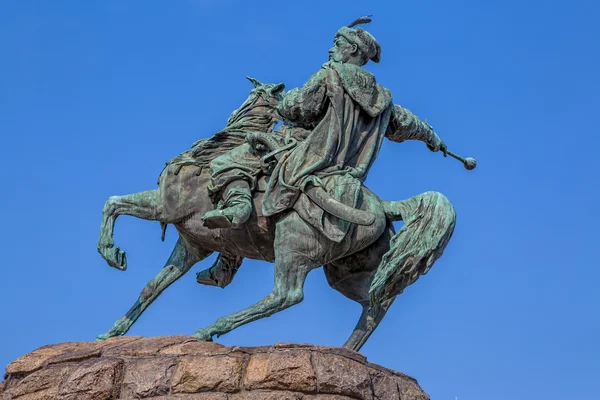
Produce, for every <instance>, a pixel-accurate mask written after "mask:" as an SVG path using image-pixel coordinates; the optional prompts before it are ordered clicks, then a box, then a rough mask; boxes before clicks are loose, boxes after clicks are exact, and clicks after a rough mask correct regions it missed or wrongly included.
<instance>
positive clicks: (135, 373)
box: [0, 336, 429, 400]
mask: <svg viewBox="0 0 600 400" xmlns="http://www.w3.org/2000/svg"><path fill="white" fill-rule="evenodd" d="M0 398H1V399H2V400H13V399H14V400H16V399H21V400H38V399H39V400H41V399H44V400H50V399H60V400H106V399H156V400H159V399H160V400H163V399H181V400H185V399H187V400H350V399H355V400H356V399H358V400H399V399H401V400H428V399H429V396H428V395H427V394H426V393H425V392H423V390H421V388H420V387H419V385H418V384H417V381H415V380H414V379H413V378H410V377H409V376H406V375H404V374H402V373H399V372H395V371H392V370H389V369H386V368H383V367H380V366H378V365H374V364H371V363H368V362H367V360H366V358H365V357H364V356H362V355H361V354H359V353H356V352H353V351H349V350H346V349H343V348H337V347H319V346H311V345H294V344H276V345H274V346H266V347H226V346H222V345H219V344H216V343H207V342H199V341H196V340H194V339H192V338H190V337H188V336H165V337H154V338H143V337H120V338H112V339H109V340H107V341H104V342H89V343H88V342H82V343H61V344H57V345H50V346H44V347H42V348H39V349H37V350H35V351H33V352H31V353H29V354H26V355H24V356H23V357H21V358H19V359H17V360H15V361H13V362H12V363H10V364H9V365H8V366H7V367H6V375H5V377H4V381H3V382H2V383H0Z"/></svg>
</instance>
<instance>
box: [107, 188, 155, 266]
mask: <svg viewBox="0 0 600 400" xmlns="http://www.w3.org/2000/svg"><path fill="white" fill-rule="evenodd" d="M156 198H157V195H156V190H147V191H145V192H139V193H134V194H128V195H125V196H112V197H110V198H109V199H108V200H107V201H106V204H105V205H104V208H103V209H102V225H101V226H100V239H99V240H98V252H99V253H100V254H101V255H102V257H103V258H104V259H105V260H106V262H108V265H110V266H111V267H114V268H117V269H119V270H121V271H124V270H126V269H127V258H126V257H125V252H124V251H121V249H119V248H118V247H114V246H115V242H114V240H113V232H114V230H115V221H116V220H117V217H118V216H119V215H131V216H134V217H137V218H142V219H147V220H152V221H156V220H158V219H159V215H158V214H159V213H158V208H157V202H156Z"/></svg>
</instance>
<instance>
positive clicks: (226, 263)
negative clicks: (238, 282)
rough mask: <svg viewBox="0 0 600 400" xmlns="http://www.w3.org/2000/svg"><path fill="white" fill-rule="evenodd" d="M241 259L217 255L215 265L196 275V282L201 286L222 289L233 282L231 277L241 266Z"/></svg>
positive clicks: (242, 259)
mask: <svg viewBox="0 0 600 400" xmlns="http://www.w3.org/2000/svg"><path fill="white" fill-rule="evenodd" d="M242 261H244V258H243V257H240V256H234V255H225V254H219V257H217V260H216V261H215V263H214V264H213V265H212V266H211V267H210V268H207V269H205V270H203V271H200V272H198V273H197V274H196V281H198V283H201V284H203V285H208V286H218V287H220V288H224V287H225V286H227V285H229V284H230V283H231V281H233V277H234V276H235V274H236V272H237V271H238V269H239V268H240V266H241V265H242Z"/></svg>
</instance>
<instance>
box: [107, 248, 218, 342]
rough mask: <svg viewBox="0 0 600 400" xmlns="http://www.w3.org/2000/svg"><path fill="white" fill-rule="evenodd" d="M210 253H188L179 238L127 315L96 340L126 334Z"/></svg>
mask: <svg viewBox="0 0 600 400" xmlns="http://www.w3.org/2000/svg"><path fill="white" fill-rule="evenodd" d="M211 253H212V251H201V252H199V254H198V255H195V254H192V253H191V252H189V251H188V249H187V248H186V247H185V244H184V243H183V241H182V239H181V238H180V239H179V240H178V241H177V244H176V245H175V248H174V249H173V252H172V253H171V256H170V257H169V260H168V261H167V263H166V264H165V266H164V268H163V269H162V270H161V271H160V272H159V273H158V275H156V276H155V277H154V278H153V279H152V280H151V281H150V282H148V284H146V287H144V289H143V290H142V293H141V294H140V297H139V298H138V299H137V301H136V302H135V304H134V305H133V307H131V308H130V309H129V311H127V314H125V316H123V317H122V318H121V319H119V320H118V321H117V322H115V324H114V325H113V327H112V328H111V329H109V330H108V332H106V333H104V334H102V335H98V336H97V339H98V340H105V339H108V338H110V337H113V336H121V335H124V334H125V333H127V331H128V330H129V328H131V326H132V325H133V324H134V323H135V321H136V320H137V319H138V318H139V317H140V315H142V313H143V312H144V310H145V309H146V308H148V306H149V305H150V304H152V302H153V301H154V300H156V298H157V297H158V296H159V295H160V294H161V293H162V292H163V290H165V289H166V288H168V287H169V286H170V285H171V284H172V283H173V282H175V281H176V280H177V279H179V278H181V277H182V276H183V275H184V274H185V273H186V272H188V271H189V270H190V268H192V267H193V266H194V264H196V263H197V262H198V261H200V260H202V259H204V258H206V257H208V256H209V255H210V254H211Z"/></svg>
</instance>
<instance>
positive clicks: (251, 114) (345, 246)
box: [98, 79, 455, 350]
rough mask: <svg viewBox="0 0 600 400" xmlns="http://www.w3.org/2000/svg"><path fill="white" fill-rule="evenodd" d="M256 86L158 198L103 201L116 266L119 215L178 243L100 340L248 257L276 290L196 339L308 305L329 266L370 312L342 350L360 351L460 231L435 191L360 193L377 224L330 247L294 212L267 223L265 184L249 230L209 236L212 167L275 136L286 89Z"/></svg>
mask: <svg viewBox="0 0 600 400" xmlns="http://www.w3.org/2000/svg"><path fill="white" fill-rule="evenodd" d="M250 80H251V81H252V82H253V83H254V86H255V87H254V89H253V90H252V91H251V92H250V95H249V97H248V98H247V99H246V101H245V102H244V103H243V104H242V106H241V107H240V108H239V109H237V110H236V111H234V112H233V114H232V115H231V117H230V118H229V120H228V121H227V126H226V127H225V128H224V129H223V130H222V131H221V132H219V133H217V134H215V135H214V136H213V137H211V138H209V139H205V140H200V141H198V142H196V143H195V144H194V145H193V146H192V148H191V149H190V150H188V151H186V152H184V153H182V154H181V155H180V156H178V157H176V158H175V159H173V160H171V161H169V162H168V163H167V166H166V167H165V169H164V170H163V171H162V173H161V175H160V177H159V187H158V189H156V190H148V191H144V192H139V193H134V194H129V195H125V196H113V197H110V198H109V199H108V201H107V202H106V204H105V206H104V209H103V211H102V226H101V231H100V239H99V242H98V251H99V252H100V254H101V255H102V257H103V258H104V259H105V260H106V261H107V262H108V264H109V265H110V266H112V267H114V268H117V269H119V270H125V269H126V268H127V262H126V257H125V253H124V252H123V251H121V250H120V249H119V248H118V247H115V246H114V241H113V231H114V224H115V220H116V219H117V217H118V216H119V215H131V216H134V217H137V218H142V219H146V220H151V221H159V222H160V223H161V224H162V225H163V227H166V225H167V224H173V225H174V226H175V228H176V229H177V231H178V233H179V240H178V241H177V244H176V246H175V249H173V252H172V254H171V256H170V257H169V259H168V261H167V263H166V265H165V266H164V268H163V269H162V270H161V271H160V272H159V274H158V275H157V276H156V277H155V278H153V279H152V280H151V281H150V282H149V283H148V284H147V285H146V287H145V288H144V289H143V290H142V292H141V294H140V297H139V299H138V300H137V301H136V303H135V304H134V305H133V307H131V309H130V310H129V311H128V312H127V313H126V314H125V316H124V317H122V318H121V319H119V320H118V321H117V322H116V323H115V324H114V326H113V327H112V328H111V329H110V330H109V331H108V332H106V333H105V334H103V335H99V336H98V339H99V340H103V339H107V338H109V337H113V336H118V335H124V334H125V333H126V332H127V331H128V330H129V329H130V328H131V326H132V325H133V323H134V322H135V321H136V320H137V319H138V318H139V316H140V315H141V314H142V313H143V312H144V310H145V309H146V308H147V307H148V306H149V305H150V304H151V303H152V302H153V301H154V300H155V299H156V298H157V297H158V295H160V293H162V291H163V290H165V289H166V288H167V287H169V285H171V284H172V283H173V282H175V281H176V280H177V279H179V278H180V277H181V276H183V275H184V274H185V273H187V272H188V271H189V270H190V269H191V268H192V266H194V265H195V264H196V263H197V262H199V261H201V260H203V259H205V258H206V257H208V256H209V255H210V254H212V253H213V252H215V251H216V252H219V253H220V254H221V255H220V257H219V258H218V262H222V263H225V264H227V263H229V264H233V267H235V268H237V266H239V265H240V264H241V262H242V260H243V259H244V258H251V259H255V260H264V261H268V262H274V263H275V285H274V288H273V291H272V292H271V293H270V294H269V295H268V296H266V297H265V298H264V299H263V300H261V301H259V302H258V303H256V304H254V305H252V306H250V307H248V308H246V309H244V310H241V311H239V312H236V313H233V314H231V315H228V316H225V317H221V318H219V319H217V321H215V322H214V323H213V324H211V325H209V326H208V327H206V328H204V329H200V330H198V331H197V332H196V333H195V334H194V336H195V337H197V338H198V339H200V340H212V337H213V336H215V335H217V336H220V335H223V334H225V333H227V332H229V331H231V330H233V329H235V328H237V327H239V326H241V325H243V324H246V323H248V322H251V321H255V320H257V319H260V318H264V317H268V316H270V315H272V314H274V313H276V312H279V311H281V310H284V309H286V308H288V307H290V306H292V305H295V304H297V303H299V302H301V301H302V299H303V297H304V294H303V286H304V281H305V279H306V277H307V275H308V273H309V272H310V271H311V270H312V269H314V268H318V267H320V266H323V267H324V270H325V275H326V277H327V281H328V282H329V284H330V285H331V287H332V288H334V289H336V290H338V291H339V292H341V293H342V294H343V295H345V296H346V297H348V298H350V299H352V300H354V301H356V302H358V303H359V304H361V305H362V307H363V310H362V314H361V316H360V319H359V321H358V323H357V325H356V327H355V329H354V331H353V332H352V334H351V335H350V337H349V339H348V340H347V341H346V343H345V344H344V346H345V347H347V348H349V349H352V350H359V349H360V348H361V347H362V345H363V344H364V343H365V342H366V340H367V339H368V338H369V336H370V335H371V334H372V333H373V331H374V330H375V328H376V327H377V326H378V324H379V323H380V321H381V320H382V318H383V317H384V315H385V313H386V312H387V310H388V309H389V307H390V305H391V304H392V302H393V301H394V299H395V297H396V296H397V295H398V294H400V293H401V292H402V291H403V290H404V288H406V287H407V286H408V285H410V284H412V283H413V282H414V281H415V280H416V279H417V278H418V277H419V276H420V275H422V274H425V273H426V272H427V271H428V270H429V269H430V268H431V266H432V265H433V263H434V262H435V260H437V259H438V258H439V257H440V256H441V254H442V252H443V250H444V248H445V247H446V245H447V243H448V241H449V240H450V237H451V236H452V232H453V230H454V225H455V213H454V209H453V207H452V205H451V204H450V202H449V201H448V200H447V199H446V197H444V196H443V195H441V194H440V193H436V192H426V193H422V194H420V195H418V196H415V197H412V198H410V199H407V200H404V201H396V202H388V201H384V200H381V199H379V198H378V197H377V196H376V195H375V194H373V193H372V192H371V191H369V190H368V189H367V188H366V187H365V188H363V190H362V199H363V200H362V204H361V206H360V208H361V209H362V210H363V211H366V212H369V213H372V215H374V217H375V218H374V222H373V223H371V224H370V225H358V224H354V225H353V226H352V227H351V229H350V231H349V233H348V234H347V235H346V238H345V239H344V240H343V241H342V242H340V243H334V242H331V241H329V240H327V239H326V238H325V237H323V236H322V234H321V233H319V232H318V231H317V230H315V229H314V228H313V227H311V226H310V225H309V224H307V223H306V222H304V221H303V220H302V219H301V218H300V217H299V215H298V214H297V213H296V212H294V211H293V210H290V211H288V212H285V213H282V214H280V215H277V216H275V217H269V218H267V217H264V216H262V215H261V199H262V191H261V188H260V185H259V188H258V189H257V190H256V192H255V195H254V210H255V211H254V212H253V215H252V217H251V218H250V220H248V221H247V222H246V223H245V224H244V226H243V227H240V228H235V229H215V230H210V229H207V228H206V227H204V226H203V223H202V220H201V217H202V216H203V215H204V214H205V213H206V212H207V211H209V210H212V209H214V204H213V202H212V201H211V199H210V198H209V195H208V190H207V184H208V182H209V178H210V173H209V169H208V168H207V167H208V165H209V163H210V161H211V160H212V159H214V158H215V157H217V156H218V155H221V154H223V153H224V152H226V151H227V150H229V149H231V148H233V147H236V146H239V145H241V144H243V143H245V140H246V136H247V134H248V133H252V132H264V133H271V132H272V131H273V129H274V127H275V125H276V123H277V122H278V116H277V113H276V110H275V107H276V106H277V104H278V102H279V101H280V100H281V98H282V92H283V84H278V85H274V84H261V83H260V82H258V81H256V80H253V79H250ZM267 178H268V177H267ZM400 220H402V221H404V225H403V227H402V228H401V229H400V231H399V232H398V233H395V231H394V227H393V225H392V222H394V221H400ZM163 234H164V231H163ZM199 281H200V282H201V280H200V279H199Z"/></svg>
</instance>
